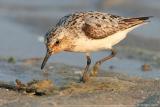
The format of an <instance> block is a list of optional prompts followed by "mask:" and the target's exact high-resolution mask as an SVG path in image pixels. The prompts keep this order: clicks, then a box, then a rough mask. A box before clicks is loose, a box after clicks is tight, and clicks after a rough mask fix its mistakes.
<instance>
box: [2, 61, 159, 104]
mask: <svg viewBox="0 0 160 107" xmlns="http://www.w3.org/2000/svg"><path fill="white" fill-rule="evenodd" d="M40 62H41V59H36V60H35V59H27V60H23V61H19V62H17V64H11V63H8V62H5V61H1V64H2V63H3V64H4V65H5V66H6V68H8V70H10V72H12V74H13V73H14V74H17V77H16V76H15V79H19V80H22V81H24V82H25V83H26V82H27V81H31V80H32V79H37V80H43V79H49V80H52V81H53V84H54V86H55V90H56V91H53V92H52V93H51V94H49V95H44V96H35V95H33V94H27V93H22V92H18V91H13V90H9V89H5V88H3V87H1V88H0V91H1V93H0V106H2V107H21V106H22V105H23V106H24V107H44V106H45V107H53V106H54V107H57V106H58V107H61V106H62V107H63V106H69V107H71V106H72V107H76V106H82V107H83V106H85V107H91V106H93V105H94V106H96V105H97V106H98V105H99V106H111V107H114V106H117V105H118V106H120V105H121V106H126V107H143V106H144V105H146V104H147V105H148V106H154V107H158V106H160V102H159V101H160V92H159V89H160V80H159V79H158V80H156V79H144V78H140V77H129V76H127V75H125V74H120V73H116V72H114V71H113V70H112V69H108V70H101V72H100V73H99V75H98V77H92V78H91V79H90V81H89V82H87V83H85V84H84V83H80V82H79V79H80V74H81V71H82V68H80V67H75V66H68V65H65V64H60V63H50V64H48V66H47V68H46V70H47V73H48V75H45V74H43V72H42V71H41V70H40V68H39V66H40ZM6 72H7V70H6ZM8 72H9V71H8ZM141 72H142V71H141ZM24 74H25V75H24ZM20 75H24V77H19V76H20ZM27 75H28V76H29V75H30V78H27ZM22 78H27V79H26V80H23V79H22ZM7 80H8V83H9V84H15V82H14V79H10V78H6V80H5V82H6V81H7ZM1 81H2V80H1Z"/></svg>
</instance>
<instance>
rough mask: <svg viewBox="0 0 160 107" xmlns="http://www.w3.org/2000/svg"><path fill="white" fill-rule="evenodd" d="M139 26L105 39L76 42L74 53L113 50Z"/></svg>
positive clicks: (85, 39)
mask: <svg viewBox="0 0 160 107" xmlns="http://www.w3.org/2000/svg"><path fill="white" fill-rule="evenodd" d="M136 27H138V26H135V27H132V28H129V29H127V30H124V31H120V32H118V33H115V34H113V35H110V36H108V37H106V38H103V39H95V40H94V39H88V38H79V39H78V40H77V41H76V44H75V46H76V47H75V48H73V50H71V51H74V52H94V51H102V50H108V49H111V48H112V46H114V45H116V44H117V43H119V42H120V41H122V40H123V39H124V38H125V37H126V35H127V33H128V32H130V31H131V30H133V29H134V28H136Z"/></svg>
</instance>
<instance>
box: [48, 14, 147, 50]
mask: <svg viewBox="0 0 160 107" xmlns="http://www.w3.org/2000/svg"><path fill="white" fill-rule="evenodd" d="M145 18H146V17H141V18H124V17H121V16H116V15H112V14H108V13H102V12H76V13H73V14H69V15H67V16H64V17H62V18H61V19H60V20H59V22H58V23H57V24H56V26H55V27H54V28H53V29H51V30H50V31H49V32H48V33H47V34H46V43H53V44H54V43H55V42H56V38H57V39H62V38H63V37H64V36H66V37H68V38H70V39H72V43H74V42H76V40H74V39H78V38H85V39H86V40H87V39H89V40H97V39H99V40H102V39H104V38H107V37H109V36H111V35H113V34H115V33H117V32H119V31H124V30H126V29H129V28H132V27H134V26H136V25H139V24H142V23H144V22H145V20H146V19H145ZM63 33H64V34H63ZM67 34H68V35H67ZM86 43H87V42H86ZM106 44H107V42H106ZM48 45H50V44H48ZM74 46H75V44H72V46H71V47H72V48H73V47H74ZM66 50H68V51H72V50H69V49H66ZM73 51H74V50H73ZM90 51H91V50H90ZM79 52H80V51H79Z"/></svg>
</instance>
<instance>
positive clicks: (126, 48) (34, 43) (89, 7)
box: [0, 0, 160, 77]
mask: <svg viewBox="0 0 160 107" xmlns="http://www.w3.org/2000/svg"><path fill="white" fill-rule="evenodd" d="M94 10H95V11H102V12H107V13H112V14H116V15H121V16H126V17H138V16H154V18H152V19H151V22H150V23H149V24H147V25H144V26H142V27H139V28H137V29H136V30H134V31H132V32H131V33H129V34H128V38H127V39H126V40H124V41H123V42H122V43H120V45H119V46H116V48H117V49H118V51H119V53H118V55H117V57H116V58H114V59H113V60H111V61H109V62H108V63H106V64H104V65H103V68H108V67H111V68H113V67H115V68H116V69H118V71H119V72H120V71H123V72H125V71H126V72H127V73H128V71H129V74H131V75H144V74H142V73H137V72H139V70H140V68H141V65H143V64H145V63H147V64H149V65H151V66H152V71H153V72H155V73H152V74H151V73H149V74H145V76H146V77H147V76H152V77H154V76H156V77H160V72H157V71H160V69H159V64H160V55H159V52H160V36H159V32H160V0H0V56H2V57H8V56H12V57H14V58H15V59H16V60H22V59H27V58H37V57H38V58H39V57H40V58H41V57H43V56H44V55H45V52H46V50H45V45H44V43H43V36H44V35H45V33H46V32H47V31H48V29H49V28H51V27H54V25H55V24H56V23H57V21H58V20H59V18H61V17H62V16H64V15H66V14H68V13H72V12H76V11H94ZM106 54H107V53H105V52H100V53H93V56H92V58H93V60H94V61H95V60H97V59H99V58H101V57H103V56H105V55H106ZM71 59H72V60H71ZM50 62H60V63H65V64H69V65H78V66H84V65H85V64H86V61H85V57H84V55H83V54H82V53H79V54H75V53H65V52H63V53H61V54H58V55H55V56H52V58H51V59H50ZM120 69H121V70H120ZM133 71H134V72H133ZM135 71H137V72H135Z"/></svg>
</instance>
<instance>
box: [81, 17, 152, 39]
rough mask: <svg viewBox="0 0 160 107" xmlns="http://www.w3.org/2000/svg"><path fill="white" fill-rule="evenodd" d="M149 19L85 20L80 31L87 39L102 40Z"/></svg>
mask: <svg viewBox="0 0 160 107" xmlns="http://www.w3.org/2000/svg"><path fill="white" fill-rule="evenodd" d="M148 19H149V17H139V18H123V17H120V16H114V15H110V16H104V17H103V18H97V17H91V18H86V19H85V23H84V25H83V28H82V30H83V31H84V33H85V34H86V35H87V37H89V38H92V39H103V38H105V37H108V36H110V35H112V34H114V33H117V32H118V31H122V30H125V29H128V28H131V27H133V26H136V25H138V24H141V23H144V22H145V20H148Z"/></svg>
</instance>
